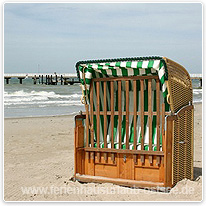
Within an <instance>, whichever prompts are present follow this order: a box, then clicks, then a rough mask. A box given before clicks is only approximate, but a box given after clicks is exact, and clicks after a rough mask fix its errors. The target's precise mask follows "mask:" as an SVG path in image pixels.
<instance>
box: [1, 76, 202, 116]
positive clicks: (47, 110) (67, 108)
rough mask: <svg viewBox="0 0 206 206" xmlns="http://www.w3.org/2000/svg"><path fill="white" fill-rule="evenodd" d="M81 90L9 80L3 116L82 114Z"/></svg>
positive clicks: (197, 98) (196, 94) (197, 93)
mask: <svg viewBox="0 0 206 206" xmlns="http://www.w3.org/2000/svg"><path fill="white" fill-rule="evenodd" d="M198 87H199V81H198V80H194V81H193V88H194V89H193V100H194V102H201V101H202V89H198ZM81 93H82V92H81V88H80V86H79V84H74V85H60V84H59V85H45V84H38V83H37V84H36V85H34V84H33V81H32V79H24V80H23V84H19V80H18V79H10V82H9V84H4V117H6V118H8V117H31V116H51V115H69V114H75V113H78V112H79V111H80V110H82V111H84V105H82V104H81Z"/></svg>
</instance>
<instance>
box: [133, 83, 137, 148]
mask: <svg viewBox="0 0 206 206" xmlns="http://www.w3.org/2000/svg"><path fill="white" fill-rule="evenodd" d="M133 97H134V149H135V150H136V149H137V81H136V80H134V81H133Z"/></svg>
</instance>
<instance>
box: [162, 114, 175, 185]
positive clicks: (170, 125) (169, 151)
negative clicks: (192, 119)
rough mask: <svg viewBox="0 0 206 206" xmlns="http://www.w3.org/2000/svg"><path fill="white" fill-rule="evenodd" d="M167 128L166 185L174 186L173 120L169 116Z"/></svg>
mask: <svg viewBox="0 0 206 206" xmlns="http://www.w3.org/2000/svg"><path fill="white" fill-rule="evenodd" d="M166 123H167V130H166V135H165V172H164V173H165V179H164V185H165V187H172V139H173V121H171V120H169V118H167V121H166Z"/></svg>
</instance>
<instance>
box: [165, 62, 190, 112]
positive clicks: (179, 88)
mask: <svg viewBox="0 0 206 206" xmlns="http://www.w3.org/2000/svg"><path fill="white" fill-rule="evenodd" d="M165 61H166V63H167V69H168V92H169V96H170V97H169V100H170V107H171V112H173V113H175V112H178V111H179V110H180V109H181V108H182V107H183V106H186V105H189V104H192V98H193V97H192V81H191V79H190V76H189V73H188V72H187V71H186V70H185V68H184V67H182V66H181V65H179V64H178V63H176V62H174V61H172V60H170V59H167V58H165Z"/></svg>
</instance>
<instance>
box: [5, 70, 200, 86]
mask: <svg viewBox="0 0 206 206" xmlns="http://www.w3.org/2000/svg"><path fill="white" fill-rule="evenodd" d="M190 77H191V79H198V80H199V81H200V85H199V86H200V87H202V74H190ZM11 78H18V79H19V83H20V84H22V83H23V80H24V79H27V78H32V79H33V83H34V84H37V83H39V84H46V85H57V84H58V83H60V84H61V85H68V84H70V85H73V84H74V83H79V79H78V78H77V75H76V74H71V73H67V74H57V73H50V74H45V73H41V74H35V73H30V74H22V73H18V74H4V79H5V80H6V84H9V80H10V79H11Z"/></svg>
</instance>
